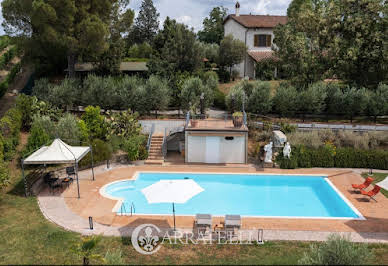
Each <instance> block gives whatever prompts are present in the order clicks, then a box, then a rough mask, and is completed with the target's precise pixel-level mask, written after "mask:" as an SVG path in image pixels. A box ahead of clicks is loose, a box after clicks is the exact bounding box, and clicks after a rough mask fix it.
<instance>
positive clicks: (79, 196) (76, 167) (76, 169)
mask: <svg viewBox="0 0 388 266" xmlns="http://www.w3.org/2000/svg"><path fill="white" fill-rule="evenodd" d="M74 168H75V175H76V178H77V192H78V198H79V199H80V198H81V195H80V193H79V181H78V163H75V164H74Z"/></svg>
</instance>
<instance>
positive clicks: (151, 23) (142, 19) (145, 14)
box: [129, 0, 159, 44]
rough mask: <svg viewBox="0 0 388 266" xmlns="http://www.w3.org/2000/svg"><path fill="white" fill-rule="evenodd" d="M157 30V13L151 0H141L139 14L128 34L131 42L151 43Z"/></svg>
mask: <svg viewBox="0 0 388 266" xmlns="http://www.w3.org/2000/svg"><path fill="white" fill-rule="evenodd" d="M158 30H159V13H158V12H157V10H156V8H155V6H154V3H153V1H152V0H143V2H142V4H141V7H140V11H139V15H138V16H137V18H136V20H135V24H134V26H133V29H132V32H131V34H130V35H129V37H130V38H131V39H130V40H129V41H130V42H131V43H143V42H146V43H149V44H151V43H152V42H153V40H154V38H155V36H156V34H157V33H158Z"/></svg>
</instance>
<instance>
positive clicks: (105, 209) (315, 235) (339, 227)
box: [38, 165, 388, 243]
mask: <svg viewBox="0 0 388 266" xmlns="http://www.w3.org/2000/svg"><path fill="white" fill-rule="evenodd" d="M136 171H179V172H185V171H186V172H189V171H198V172H217V171H218V172H233V173H247V172H249V173H254V172H256V169H255V168H253V167H251V166H249V165H248V166H246V167H234V166H230V167H225V166H224V167H222V168H221V167H214V166H174V167H160V166H119V165H112V168H111V169H109V170H108V169H106V166H100V167H98V168H96V169H95V174H96V181H91V172H90V170H86V171H83V172H81V173H80V188H81V199H78V198H77V197H76V189H77V188H76V183H75V182H74V183H73V185H71V187H70V188H69V189H68V190H66V191H64V192H63V193H57V194H54V195H53V194H51V193H50V192H49V191H48V190H43V191H42V192H41V193H40V194H39V196H38V202H39V206H40V209H41V210H42V213H43V214H44V216H45V217H46V218H47V219H48V220H50V221H51V222H53V223H55V224H57V225H59V226H61V227H63V228H64V229H66V230H70V231H74V232H78V233H81V234H85V235H87V234H102V235H105V236H130V235H131V233H132V230H133V229H134V228H135V227H136V226H138V225H140V224H144V223H153V224H155V225H157V226H158V227H159V228H161V229H162V231H163V230H164V231H165V230H171V228H172V217H170V216H133V217H128V216H117V215H116V214H114V213H112V208H113V206H114V205H115V204H116V202H115V201H113V200H110V199H107V198H104V197H103V196H101V195H100V194H99V188H101V187H102V186H103V185H105V184H108V183H110V182H113V181H117V180H123V179H128V178H132V176H133V174H134V173H135V172H136ZM267 172H268V173H270V172H271V173H295V172H296V171H295V170H287V171H285V170H280V169H271V171H267ZM260 173H263V172H262V171H261V172H260ZM297 173H300V174H313V173H315V174H317V173H320V174H328V175H329V176H331V177H329V178H330V180H331V181H332V182H333V183H334V184H335V185H336V187H337V188H338V189H339V190H340V191H341V192H342V193H343V194H344V195H345V196H346V197H347V198H348V199H349V200H350V201H351V203H352V204H353V205H355V206H356V208H357V209H358V210H359V211H360V212H361V213H362V214H363V215H364V217H365V218H366V220H365V221H356V220H319V219H315V220H307V219H270V218H268V219H266V218H243V228H242V231H243V232H251V233H252V235H256V234H257V233H256V232H257V229H263V230H264V239H265V240H299V241H323V240H325V239H326V238H327V237H328V236H329V235H330V234H331V233H333V232H336V233H339V234H343V235H347V236H349V238H350V239H351V240H352V241H356V242H375V243H388V211H387V209H388V199H386V198H385V197H384V196H382V195H379V196H378V198H377V200H378V202H377V203H375V202H369V201H365V200H360V199H361V197H360V196H359V195H354V194H352V193H351V191H348V190H347V187H348V185H349V184H350V183H352V182H360V181H362V178H361V177H360V176H359V174H357V173H354V172H349V171H348V170H347V171H344V170H340V171H339V170H338V169H337V170H332V169H330V170H329V169H298V170H297ZM89 216H92V217H93V219H94V230H90V229H89V221H88V217H89ZM221 220H222V219H221V218H219V217H214V223H215V224H218V223H221ZM193 222H194V219H193V217H179V216H177V227H178V229H179V230H180V231H182V232H185V233H189V232H192V231H193Z"/></svg>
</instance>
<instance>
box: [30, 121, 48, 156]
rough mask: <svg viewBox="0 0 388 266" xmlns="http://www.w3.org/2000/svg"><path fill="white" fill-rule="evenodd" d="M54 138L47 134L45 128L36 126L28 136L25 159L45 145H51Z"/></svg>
mask: <svg viewBox="0 0 388 266" xmlns="http://www.w3.org/2000/svg"><path fill="white" fill-rule="evenodd" d="M50 140H52V138H51V137H50V136H49V135H48V134H47V132H46V131H45V129H44V128H42V127H40V126H38V125H36V126H33V127H32V128H31V131H30V135H29V136H28V140H27V146H26V148H25V149H24V151H23V157H26V156H28V155H30V154H31V153H33V152H34V151H35V150H37V149H39V148H40V147H42V146H44V145H49V144H50Z"/></svg>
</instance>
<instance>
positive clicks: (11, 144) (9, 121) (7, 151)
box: [0, 107, 22, 161]
mask: <svg viewBox="0 0 388 266" xmlns="http://www.w3.org/2000/svg"><path fill="white" fill-rule="evenodd" d="M21 126H22V114H21V112H20V110H19V109H17V108H15V107H14V108H11V109H9V110H8V111H7V112H6V113H5V115H4V116H3V118H1V119H0V135H2V142H3V155H4V160H6V161H7V160H11V159H12V158H13V155H14V154H15V150H16V146H17V145H18V144H19V136H20V130H21Z"/></svg>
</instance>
